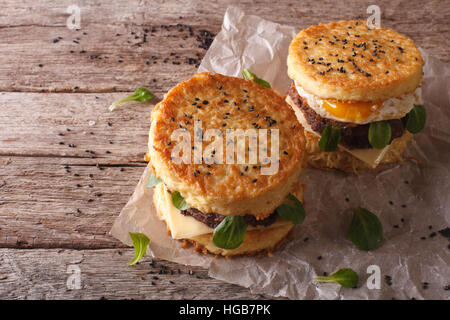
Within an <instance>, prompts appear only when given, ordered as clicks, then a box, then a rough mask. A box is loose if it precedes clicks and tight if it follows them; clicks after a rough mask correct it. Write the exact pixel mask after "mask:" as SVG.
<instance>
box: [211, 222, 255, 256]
mask: <svg viewBox="0 0 450 320" xmlns="http://www.w3.org/2000/svg"><path fill="white" fill-rule="evenodd" d="M246 230H247V224H246V223H245V220H244V218H243V217H241V216H227V217H226V218H225V219H223V220H222V222H221V223H220V224H219V225H218V226H217V227H216V228H215V229H214V234H213V242H214V244H215V245H216V246H217V247H219V248H222V249H236V248H237V247H239V246H240V245H241V243H242V242H243V241H244V237H245V231H246Z"/></svg>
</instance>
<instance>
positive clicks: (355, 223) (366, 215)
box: [347, 207, 383, 251]
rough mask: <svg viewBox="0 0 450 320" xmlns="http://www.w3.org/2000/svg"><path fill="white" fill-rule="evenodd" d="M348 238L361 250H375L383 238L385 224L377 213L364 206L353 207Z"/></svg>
mask: <svg viewBox="0 0 450 320" xmlns="http://www.w3.org/2000/svg"><path fill="white" fill-rule="evenodd" d="M347 235H348V238H349V239H350V241H351V242H353V244H354V245H355V246H356V247H357V248H358V249H360V250H365V251H370V250H375V249H376V248H378V247H379V246H380V245H381V241H382V240H383V226H382V225H381V222H380V220H379V219H378V217H377V216H376V215H374V214H373V213H372V212H370V211H369V210H367V209H364V208H361V207H359V208H355V209H353V219H352V222H351V224H350V229H349V230H348V234H347Z"/></svg>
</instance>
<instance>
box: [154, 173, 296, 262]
mask: <svg viewBox="0 0 450 320" xmlns="http://www.w3.org/2000/svg"><path fill="white" fill-rule="evenodd" d="M303 190H304V186H303V185H302V184H301V183H300V182H297V183H296V188H295V189H294V191H292V194H294V195H295V196H296V198H297V199H299V200H300V201H302V202H303V200H302V195H303ZM164 192H167V189H166V188H165V187H164V186H162V184H161V185H158V186H156V187H155V189H154V193H153V204H154V208H155V211H156V214H157V216H158V218H159V219H160V220H162V221H164V222H166V225H167V230H168V232H169V233H171V230H170V227H169V223H168V219H169V218H168V216H167V214H168V212H167V211H168V208H167V207H166V206H164V204H163V202H164ZM177 214H180V215H181V213H179V211H178V213H177ZM188 219H194V218H192V217H188ZM198 223H201V222H198ZM293 228H294V225H293V224H292V223H291V222H289V221H284V220H282V219H281V218H278V220H277V221H276V222H275V223H274V224H273V225H269V226H267V227H264V226H258V227H248V228H247V231H246V233H245V238H244V241H243V243H242V244H241V245H240V246H239V247H238V248H236V249H232V250H227V249H222V248H218V247H217V246H216V245H215V244H214V243H213V241H212V238H213V233H212V231H213V230H212V229H211V232H207V233H203V234H200V235H197V236H191V237H186V238H181V239H178V240H184V241H187V242H189V243H191V244H193V245H194V248H195V249H194V250H195V251H200V252H203V253H211V254H215V255H221V256H226V257H230V256H236V255H259V254H270V253H271V252H272V251H273V250H275V249H277V248H278V247H279V246H280V245H281V244H282V243H283V242H284V241H285V240H287V239H288V238H289V236H290V234H291V233H292V230H293Z"/></svg>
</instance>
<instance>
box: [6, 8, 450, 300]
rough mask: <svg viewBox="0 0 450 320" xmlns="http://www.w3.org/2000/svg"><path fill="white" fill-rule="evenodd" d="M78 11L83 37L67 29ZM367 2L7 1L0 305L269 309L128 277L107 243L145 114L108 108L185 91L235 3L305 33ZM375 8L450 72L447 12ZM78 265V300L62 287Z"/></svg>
mask: <svg viewBox="0 0 450 320" xmlns="http://www.w3.org/2000/svg"><path fill="white" fill-rule="evenodd" d="M74 2H76V3H77V4H78V5H79V6H80V8H81V30H78V31H76V30H70V29H68V28H67V26H66V20H67V18H68V17H69V14H68V13H67V12H66V10H67V7H68V6H69V5H71V4H73V3H74ZM372 2H373V1H362V2H356V1H332V0H330V1H314V0H313V1H294V0H289V1H282V2H281V3H278V2H276V1H272V0H258V1H207V2H206V1H205V2H200V1H194V0H184V1H137V0H120V1H106V0H104V1H99V0H92V1H56V0H46V1H38V2H36V1H31V0H26V1H21V2H20V4H19V2H18V1H15V0H4V1H2V3H1V4H0V299H6V298H7V299H17V298H19V299H24V298H39V299H67V298H83V299H100V298H106V299H110V298H132V299H144V298H145V299H179V298H184V299H210V298H216V299H225V298H229V299H230V298H232V299H259V298H266V297H264V296H260V295H254V294H251V293H250V292H249V290H248V289H246V288H241V287H238V286H235V285H230V284H227V283H223V282H221V281H218V280H215V279H211V278H209V277H208V275H207V270H204V269H201V268H191V267H185V266H180V265H177V264H174V263H169V262H166V261H160V260H155V261H153V263H152V262H151V259H150V258H145V259H143V260H142V262H141V263H140V264H139V265H137V266H135V267H128V266H127V262H128V261H129V260H130V259H131V258H132V256H133V254H134V251H133V249H132V248H131V249H130V248H127V247H125V246H124V245H123V244H122V243H120V242H118V241H117V240H115V239H114V238H112V237H111V236H109V234H108V232H109V230H110V228H111V225H112V223H113V221H114V219H115V217H116V216H117V215H118V213H119V212H120V210H121V208H122V207H123V206H124V204H125V203H126V202H127V200H128V198H129V196H130V195H131V193H132V192H133V190H134V187H135V185H136V183H137V181H138V179H139V177H140V175H141V174H142V171H143V170H144V167H145V166H146V163H145V162H144V154H145V152H146V150H147V132H148V129H149V118H150V114H149V109H150V104H144V105H137V104H136V105H131V106H129V107H127V108H124V109H121V110H120V111H118V112H114V113H111V112H109V111H108V106H109V104H110V103H111V102H112V101H114V100H116V99H117V98H119V97H123V96H126V95H128V94H130V93H131V92H132V91H134V90H135V89H136V88H138V87H147V88H148V89H150V90H151V91H152V92H154V93H156V95H157V98H158V99H161V97H162V96H163V94H164V93H165V92H166V91H167V90H168V89H169V88H171V87H172V86H174V85H175V84H176V83H177V82H179V81H180V80H182V79H186V78H188V77H190V76H191V75H192V74H193V73H194V72H195V70H196V68H197V65H198V63H200V61H201V59H202V57H203V56H204V54H205V52H206V49H207V48H208V45H209V44H210V42H211V40H212V38H213V37H214V35H215V34H217V33H218V32H219V31H220V27H221V24H222V19H223V14H224V12H225V9H226V7H227V6H228V4H230V3H233V4H234V5H238V6H239V7H241V8H242V9H243V10H244V11H245V12H246V13H248V14H255V15H259V16H261V17H264V18H266V19H269V20H272V21H275V22H279V23H283V24H289V25H294V26H296V27H298V28H299V29H300V28H303V27H306V26H308V25H311V24H316V23H319V22H327V21H331V20H339V19H353V18H362V19H365V17H366V16H367V14H366V8H367V6H368V5H370V4H372ZM378 4H379V5H380V7H381V10H382V21H381V22H382V24H384V25H386V26H389V27H393V28H394V29H396V30H397V31H400V32H403V33H405V34H407V35H409V36H410V37H412V38H413V39H414V40H415V41H416V43H417V44H418V45H419V46H421V47H422V48H424V49H425V50H427V51H428V52H429V53H430V54H431V55H434V56H436V57H438V58H440V59H441V60H443V61H445V62H448V61H449V60H450V54H449V52H448V48H449V47H450V23H449V21H448V18H449V12H450V3H449V2H444V1H416V0H414V1H413V0H405V1H399V0H397V1H378ZM144 35H146V36H145V37H144ZM158 99H155V100H154V101H153V103H154V102H156V101H157V100H158ZM73 265H75V266H77V267H79V270H80V271H81V289H80V290H76V289H73V290H71V289H68V286H67V285H66V282H67V279H68V277H69V276H70V274H69V273H68V272H70V268H71V267H70V266H73Z"/></svg>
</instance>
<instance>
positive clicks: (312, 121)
mask: <svg viewBox="0 0 450 320" xmlns="http://www.w3.org/2000/svg"><path fill="white" fill-rule="evenodd" d="M288 95H289V96H290V97H291V99H292V101H294V103H295V105H296V106H297V107H299V109H300V110H301V111H302V113H303V115H304V117H305V119H306V121H307V122H308V124H309V125H310V126H311V129H312V130H314V131H316V132H318V133H320V134H321V133H322V131H323V130H324V129H325V128H326V127H327V126H328V125H332V126H333V127H336V128H341V141H340V143H341V144H342V145H343V146H345V147H347V148H348V149H370V148H372V146H371V145H370V143H369V138H368V136H369V127H370V123H367V124H361V125H358V124H354V123H347V122H340V121H336V120H332V119H326V118H322V117H321V116H320V115H319V114H317V113H316V112H315V111H314V110H313V109H311V108H310V107H309V106H308V104H307V103H306V101H305V100H304V99H303V98H302V97H300V95H299V94H298V92H297V89H296V88H295V83H294V82H292V84H291V87H290V88H289V91H288ZM407 117H408V116H407V115H406V116H404V117H403V118H401V119H392V120H387V121H388V122H389V124H390V126H391V140H390V141H389V143H391V142H392V140H394V139H395V138H398V137H401V136H402V135H403V132H404V131H405V128H406V121H407Z"/></svg>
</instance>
